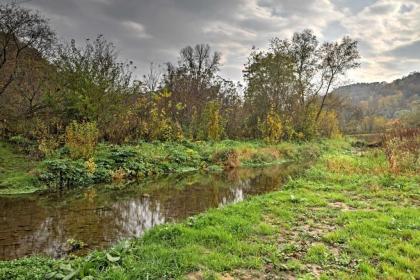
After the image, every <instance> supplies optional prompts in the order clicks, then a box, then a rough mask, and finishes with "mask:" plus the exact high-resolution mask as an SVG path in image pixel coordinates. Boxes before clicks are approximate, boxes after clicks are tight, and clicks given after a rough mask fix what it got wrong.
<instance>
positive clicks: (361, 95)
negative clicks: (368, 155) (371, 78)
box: [334, 72, 420, 132]
mask: <svg viewBox="0 0 420 280" xmlns="http://www.w3.org/2000/svg"><path fill="white" fill-rule="evenodd" d="M334 94H336V96H339V97H341V99H343V100H344V104H345V106H344V109H343V111H342V112H341V118H342V124H343V126H344V128H345V130H348V131H354V132H356V131H357V132H372V130H380V129H381V128H377V127H375V126H378V125H379V126H383V125H385V124H384V123H386V122H387V121H392V120H393V121H395V120H400V119H402V118H404V117H406V116H407V115H408V114H412V115H413V114H420V111H418V110H419V106H420V73H419V72H414V73H411V74H409V75H408V76H405V77H403V78H401V79H397V80H395V81H393V82H390V83H386V82H380V83H378V82H376V83H357V84H351V85H347V86H343V87H340V88H337V89H336V90H334ZM414 117H416V116H414ZM361 122H365V123H361ZM375 122H376V123H375ZM368 123H369V124H368Z"/></svg>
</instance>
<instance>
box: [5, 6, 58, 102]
mask: <svg viewBox="0 0 420 280" xmlns="http://www.w3.org/2000/svg"><path fill="white" fill-rule="evenodd" d="M54 41H55V34H54V32H53V31H52V30H51V28H50V26H49V25H48V21H47V20H46V19H45V18H44V17H42V16H41V15H39V14H38V13H37V12H33V11H31V10H29V9H26V8H23V7H20V6H19V5H17V4H16V3H9V4H0V77H1V79H0V95H2V94H3V93H4V92H5V91H6V89H7V88H8V87H9V86H10V84H11V83H12V82H13V81H14V80H15V79H16V76H17V70H18V68H19V66H20V65H21V63H22V59H21V58H22V56H24V55H25V53H27V52H28V51H36V52H38V53H39V54H41V55H46V54H47V53H48V51H50V50H51V47H52V45H53V43H54Z"/></svg>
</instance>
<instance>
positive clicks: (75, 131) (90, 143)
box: [66, 121, 99, 159]
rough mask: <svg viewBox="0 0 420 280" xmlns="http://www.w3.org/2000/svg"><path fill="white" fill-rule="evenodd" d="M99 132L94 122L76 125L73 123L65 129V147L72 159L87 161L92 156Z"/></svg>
mask: <svg viewBox="0 0 420 280" xmlns="http://www.w3.org/2000/svg"><path fill="white" fill-rule="evenodd" d="M98 135H99V131H98V128H97V127H96V123H95V122H85V123H77V122H76V121H73V122H72V123H71V124H70V125H68V126H67V128H66V146H67V147H68V149H69V151H70V157H71V158H73V159H78V158H84V159H89V158H91V157H92V156H93V152H94V150H95V146H96V144H97V141H98Z"/></svg>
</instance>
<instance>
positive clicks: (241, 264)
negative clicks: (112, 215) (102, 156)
mask: <svg viewBox="0 0 420 280" xmlns="http://www.w3.org/2000/svg"><path fill="white" fill-rule="evenodd" d="M327 146H328V147H325V148H324V149H323V150H324V153H323V155H322V156H321V157H320V159H319V160H318V162H317V163H316V164H314V165H313V166H312V167H311V168H309V169H308V170H307V171H306V172H305V173H304V174H302V176H300V177H298V178H295V179H291V180H290V181H289V182H288V183H287V184H286V186H284V188H282V190H280V191H277V192H274V193H270V194H267V195H262V196H257V197H254V198H251V199H249V200H247V201H244V202H241V203H238V204H235V205H230V206H226V207H224V208H222V209H214V210H210V211H208V212H207V213H204V214H201V215H198V216H195V217H192V218H189V219H188V220H186V221H185V222H183V223H179V224H167V225H162V226H158V227H156V228H154V229H151V230H150V231H148V232H147V233H146V234H145V236H144V237H142V238H139V239H135V240H129V241H125V242H121V243H120V244H118V245H116V246H115V247H113V248H111V249H109V250H106V251H100V252H93V253H91V254H90V255H89V256H87V257H81V258H79V257H74V258H68V259H65V260H52V259H48V258H35V257H31V258H26V259H21V260H17V261H12V262H0V279H45V277H47V278H48V279H85V280H87V279H289V278H293V277H296V278H299V279H418V277H419V275H420V231H419V229H420V209H419V203H420V193H419V191H420V189H419V184H420V176H419V175H418V174H400V175H394V174H391V173H389V172H388V166H387V162H386V159H385V156H384V155H383V153H382V151H380V150H376V149H370V150H360V149H356V148H352V147H350V145H349V144H347V143H344V142H341V141H335V142H331V141H330V142H328V145H327Z"/></svg>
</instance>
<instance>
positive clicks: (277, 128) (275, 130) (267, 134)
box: [259, 109, 283, 144]
mask: <svg viewBox="0 0 420 280" xmlns="http://www.w3.org/2000/svg"><path fill="white" fill-rule="evenodd" d="M259 127H260V131H261V134H262V137H263V139H264V141H265V142H267V143H271V144H274V143H278V142H280V140H281V138H282V136H283V126H282V123H281V119H280V116H279V114H277V113H276V112H275V111H274V110H273V109H271V110H270V112H269V113H268V115H267V117H266V119H265V120H264V122H263V123H260V124H259Z"/></svg>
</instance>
